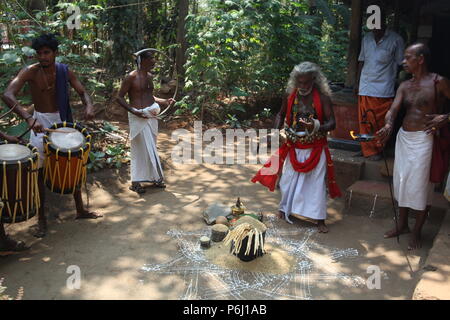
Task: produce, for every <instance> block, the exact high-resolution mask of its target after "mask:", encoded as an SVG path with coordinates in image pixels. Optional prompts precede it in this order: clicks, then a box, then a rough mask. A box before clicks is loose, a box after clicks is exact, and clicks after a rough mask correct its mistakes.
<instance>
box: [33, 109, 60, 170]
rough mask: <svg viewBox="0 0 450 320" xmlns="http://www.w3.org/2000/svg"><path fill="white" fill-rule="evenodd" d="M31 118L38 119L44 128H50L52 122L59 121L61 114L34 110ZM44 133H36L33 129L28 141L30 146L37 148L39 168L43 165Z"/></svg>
mask: <svg viewBox="0 0 450 320" xmlns="http://www.w3.org/2000/svg"><path fill="white" fill-rule="evenodd" d="M33 118H34V119H36V120H37V121H39V123H40V124H42V125H43V126H44V128H50V127H51V126H52V125H53V124H54V123H60V122H62V121H61V116H60V115H59V112H51V113H43V112H37V111H34V113H33ZM43 138H44V133H36V135H35V132H34V130H32V132H31V133H30V143H31V145H32V146H34V147H36V148H37V149H38V150H39V162H38V166H39V168H42V167H43V165H44V159H45V155H44V142H43Z"/></svg>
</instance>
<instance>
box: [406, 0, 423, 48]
mask: <svg viewBox="0 0 450 320" xmlns="http://www.w3.org/2000/svg"><path fill="white" fill-rule="evenodd" d="M421 5H422V1H421V0H415V1H414V7H413V13H412V15H413V16H412V24H411V38H410V39H409V42H410V43H413V42H416V41H417V34H418V30H419V22H420V7H421Z"/></svg>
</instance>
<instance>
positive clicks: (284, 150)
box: [251, 87, 342, 198]
mask: <svg viewBox="0 0 450 320" xmlns="http://www.w3.org/2000/svg"><path fill="white" fill-rule="evenodd" d="M312 95H313V103H314V108H315V110H316V113H317V117H318V120H319V121H320V123H321V124H323V111H322V102H321V99H320V94H319V91H318V90H317V88H315V87H314V88H313V91H312ZM296 96H297V89H296V90H293V91H292V93H291V94H290V96H289V98H288V102H287V112H286V124H287V125H288V126H289V127H290V126H291V125H292V122H293V120H292V106H293V104H294V100H295V97H296ZM295 149H312V151H311V155H310V156H309V158H308V159H307V160H306V161H305V162H299V161H298V160H297V157H296V154H295ZM323 150H324V151H325V155H326V158H327V180H328V192H329V194H330V197H331V198H335V197H340V196H342V194H341V191H340V189H339V187H338V185H337V184H336V181H335V176H334V166H333V161H332V160H331V155H330V150H329V149H328V144H327V138H326V137H323V138H321V139H319V140H315V141H313V142H311V143H306V144H305V143H301V142H295V143H293V142H291V141H287V142H285V143H284V144H283V145H282V146H281V147H280V148H279V149H278V151H277V152H276V153H275V154H274V155H272V156H271V158H270V159H269V161H268V162H267V163H266V164H265V165H264V167H263V168H261V169H260V170H259V171H258V172H257V174H256V175H255V176H254V177H253V178H252V180H251V181H252V182H254V183H256V182H260V183H261V184H262V185H263V186H266V187H267V188H269V190H270V191H272V192H273V191H274V190H275V185H276V182H277V179H278V176H279V174H280V172H281V170H282V168H283V164H284V161H285V159H286V157H287V156H288V155H289V160H290V161H291V164H292V167H293V168H294V170H295V171H297V172H302V173H307V172H310V171H312V170H313V169H314V168H316V166H317V164H318V162H319V160H320V156H321V154H322V151H323ZM271 168H272V170H271ZM273 168H276V169H275V170H273Z"/></svg>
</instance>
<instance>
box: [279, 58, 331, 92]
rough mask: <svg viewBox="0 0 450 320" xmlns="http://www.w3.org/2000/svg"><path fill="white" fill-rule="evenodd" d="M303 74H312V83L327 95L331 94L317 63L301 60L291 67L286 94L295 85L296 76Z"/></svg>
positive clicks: (292, 89)
mask: <svg viewBox="0 0 450 320" xmlns="http://www.w3.org/2000/svg"><path fill="white" fill-rule="evenodd" d="M304 74H312V76H313V78H314V85H315V87H316V88H317V89H318V90H319V92H320V93H322V94H324V95H327V96H329V97H330V96H331V89H330V86H329V85H328V80H327V78H326V77H325V75H324V74H323V73H322V71H321V70H320V68H319V66H318V65H317V64H315V63H312V62H308V61H305V62H302V63H300V64H298V65H296V66H295V67H294V69H292V71H291V74H290V75H289V80H288V84H287V89H286V92H287V93H288V94H291V93H292V91H294V89H295V88H296V87H297V77H298V76H300V75H304Z"/></svg>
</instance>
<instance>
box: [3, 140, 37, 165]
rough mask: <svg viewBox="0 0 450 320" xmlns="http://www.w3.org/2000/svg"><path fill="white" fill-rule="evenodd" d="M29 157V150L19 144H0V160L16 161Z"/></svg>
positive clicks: (30, 154)
mask: <svg viewBox="0 0 450 320" xmlns="http://www.w3.org/2000/svg"><path fill="white" fill-rule="evenodd" d="M31 157H32V153H31V150H30V149H29V148H28V147H26V146H23V145H21V144H15V143H8V144H2V145H0V162H2V161H6V162H16V161H22V160H25V159H28V158H31Z"/></svg>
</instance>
